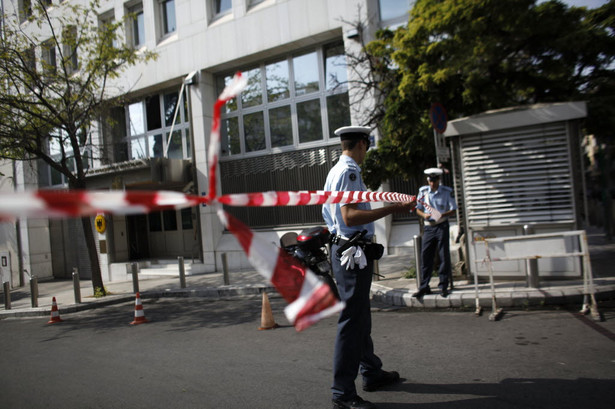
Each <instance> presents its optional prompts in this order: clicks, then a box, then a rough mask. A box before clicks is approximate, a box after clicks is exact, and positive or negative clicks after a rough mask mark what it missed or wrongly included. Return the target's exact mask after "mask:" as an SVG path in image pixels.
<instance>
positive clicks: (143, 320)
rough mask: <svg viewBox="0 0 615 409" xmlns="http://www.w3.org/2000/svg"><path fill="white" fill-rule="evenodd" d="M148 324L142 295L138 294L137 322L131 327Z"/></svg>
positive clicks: (136, 300) (136, 306)
mask: <svg viewBox="0 0 615 409" xmlns="http://www.w3.org/2000/svg"><path fill="white" fill-rule="evenodd" d="M146 322H149V321H148V320H147V319H146V318H145V313H144V312H143V305H142V304H141V295H140V294H139V293H137V298H136V299H135V320H134V321H133V322H131V323H130V325H137V324H145V323H146Z"/></svg>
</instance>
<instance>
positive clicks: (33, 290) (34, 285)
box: [30, 276, 38, 308]
mask: <svg viewBox="0 0 615 409" xmlns="http://www.w3.org/2000/svg"><path fill="white" fill-rule="evenodd" d="M30 299H31V302H32V308H36V307H38V277H37V276H32V277H31V278H30Z"/></svg>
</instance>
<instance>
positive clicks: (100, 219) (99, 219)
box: [94, 214, 107, 234]
mask: <svg viewBox="0 0 615 409" xmlns="http://www.w3.org/2000/svg"><path fill="white" fill-rule="evenodd" d="M94 224H95V225H96V231H97V232H99V233H100V234H102V233H104V232H105V230H107V221H106V220H105V216H103V215H102V214H99V215H98V216H96V219H95V220H94Z"/></svg>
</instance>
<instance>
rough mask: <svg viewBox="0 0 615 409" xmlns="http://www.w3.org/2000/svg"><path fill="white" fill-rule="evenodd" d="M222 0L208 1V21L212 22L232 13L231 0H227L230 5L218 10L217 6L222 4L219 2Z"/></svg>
mask: <svg viewBox="0 0 615 409" xmlns="http://www.w3.org/2000/svg"><path fill="white" fill-rule="evenodd" d="M222 1H223V0H209V1H208V3H207V4H208V5H209V11H210V16H211V18H210V21H212V22H214V21H217V20H219V19H221V18H223V17H225V16H229V15H231V14H232V12H233V0H229V1H230V3H231V4H230V6H228V8H226V9H224V10H220V11H218V8H219V6H222V4H221V2H222Z"/></svg>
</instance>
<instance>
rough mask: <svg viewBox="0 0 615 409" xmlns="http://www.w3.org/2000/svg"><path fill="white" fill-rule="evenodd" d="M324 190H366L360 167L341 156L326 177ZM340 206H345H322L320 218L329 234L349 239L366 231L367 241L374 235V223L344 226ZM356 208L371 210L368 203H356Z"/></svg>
mask: <svg viewBox="0 0 615 409" xmlns="http://www.w3.org/2000/svg"><path fill="white" fill-rule="evenodd" d="M324 190H326V191H344V192H349V191H350V192H356V191H359V192H364V191H366V190H367V188H366V187H365V185H364V184H363V179H362V178H361V167H360V166H359V165H358V164H357V162H355V161H354V159H352V158H351V157H350V156H347V155H341V156H340V159H339V161H338V162H337V163H336V164H335V166H333V167H332V168H331V170H330V171H329V174H328V175H327V181H326V182H325V187H324ZM341 206H345V204H339V203H332V204H325V205H323V206H322V217H323V218H324V219H325V223H327V228H328V229H329V231H330V232H331V234H338V235H340V236H343V237H345V238H350V236H352V235H353V233H355V232H357V231H363V230H367V234H366V235H365V238H368V239H369V238H371V237H372V236H373V235H374V223H368V224H363V225H360V226H352V227H348V226H346V224H345V223H344V219H343V218H342V209H341ZM357 207H358V208H359V209H362V210H370V209H371V206H370V204H369V203H357Z"/></svg>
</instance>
